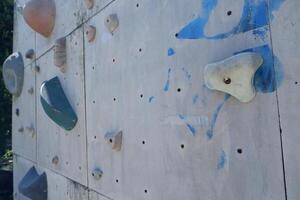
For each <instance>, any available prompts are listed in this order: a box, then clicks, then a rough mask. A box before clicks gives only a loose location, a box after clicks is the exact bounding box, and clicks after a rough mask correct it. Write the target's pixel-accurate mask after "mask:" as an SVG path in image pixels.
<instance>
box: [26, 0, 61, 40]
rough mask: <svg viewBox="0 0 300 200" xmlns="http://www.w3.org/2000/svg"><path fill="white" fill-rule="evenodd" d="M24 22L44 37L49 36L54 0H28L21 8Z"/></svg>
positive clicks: (53, 20)
mask: <svg viewBox="0 0 300 200" xmlns="http://www.w3.org/2000/svg"><path fill="white" fill-rule="evenodd" d="M22 14H23V17H24V19H25V21H26V23H27V24H28V25H29V26H30V27H31V28H32V29H33V30H35V31H36V32H38V33H40V34H41V35H43V36H44V37H49V36H50V35H51V33H52V31H53V29H54V25H55V16H56V6H55V2H54V0H30V1H28V2H27V3H26V4H25V6H24V8H23V10H22Z"/></svg>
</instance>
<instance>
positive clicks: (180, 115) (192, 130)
mask: <svg viewBox="0 0 300 200" xmlns="http://www.w3.org/2000/svg"><path fill="white" fill-rule="evenodd" d="M177 116H178V117H179V119H181V120H182V121H184V123H185V124H186V126H187V128H188V129H189V130H190V132H191V133H192V135H193V136H195V135H196V132H197V130H196V129H195V128H194V127H193V126H192V125H191V124H189V123H187V122H186V117H185V116H184V115H182V114H179V113H178V114H177Z"/></svg>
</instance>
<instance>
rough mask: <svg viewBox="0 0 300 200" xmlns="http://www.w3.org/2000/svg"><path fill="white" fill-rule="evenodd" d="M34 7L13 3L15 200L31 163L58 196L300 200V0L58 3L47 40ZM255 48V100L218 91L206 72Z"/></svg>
mask: <svg viewBox="0 0 300 200" xmlns="http://www.w3.org/2000/svg"><path fill="white" fill-rule="evenodd" d="M37 1H49V2H50V1H52V0H18V1H17V3H16V6H15V23H14V24H15V25H14V51H19V52H20V53H21V54H22V55H23V56H24V58H23V59H24V83H23V89H22V93H21V95H20V96H15V97H14V99H13V151H14V197H15V199H29V198H27V197H28V195H32V194H31V193H30V194H28V193H26V192H28V191H29V190H22V189H23V188H24V184H22V183H23V181H24V180H25V179H27V178H26V177H28V176H26V174H27V173H28V172H29V171H30V169H32V167H34V168H35V169H36V176H37V177H36V178H31V180H25V181H29V183H32V185H34V184H33V183H34V182H35V181H37V180H38V176H40V177H41V176H42V175H41V174H42V173H45V174H46V176H47V179H46V180H42V181H46V182H47V188H46V189H45V190H42V192H46V193H47V196H48V198H47V199H49V200H57V199H58V200H60V199H61V200H65V199H67V200H68V199H70V200H71V199H72V200H82V199H90V200H109V199H114V200H140V199H149V200H169V199H170V200H171V199H172V200H173V199H174V200H181V199H188V200H199V199H210V200H220V199H243V200H252V199H262V200H271V199H272V200H282V199H285V200H287V199H289V200H298V199H300V192H299V190H298V185H299V184H300V176H299V175H298V174H299V173H298V169H299V167H300V157H299V155H298V151H297V150H298V149H299V147H298V143H299V142H300V137H299V136H298V134H297V132H298V127H299V125H298V121H299V119H300V114H299V113H300V112H298V110H297V105H296V103H297V102H298V100H299V95H298V93H297V89H298V87H299V85H300V80H299V78H298V77H297V76H298V71H299V70H298V69H297V64H298V63H299V62H300V58H299V55H300V48H299V46H300V42H299V41H300V40H299V39H298V38H297V36H298V35H299V33H300V25H298V21H299V20H300V18H299V14H298V12H297V11H298V9H299V8H300V2H298V0H189V2H188V3H187V2H185V1H179V0H152V1H146V0H135V1H132V0H122V1H120V0H95V1H92V0H75V1H63V0H55V1H54V0H53V2H54V3H55V5H56V10H55V26H54V28H53V29H52V30H51V34H50V35H49V36H47V37H44V36H42V35H41V34H39V31H38V30H34V28H33V29H31V28H30V27H29V24H30V21H29V22H28V18H26V14H24V13H26V12H23V14H22V12H20V6H23V5H29V4H33V5H34V3H36V2H37ZM40 8H41V7H40ZM24 10H25V11H26V6H25V7H24ZM41 13H43V12H41ZM22 15H23V16H22ZM93 31H96V32H93ZM93 33H95V34H93ZM60 38H65V42H66V43H65V48H64V45H62V47H63V48H60V49H58V47H57V46H59V45H61V43H58V42H57V39H60ZM29 49H33V50H34V52H35V56H34V58H33V59H27V58H25V54H26V52H27V51H28V50H29ZM57 53H58V54H57ZM247 53H248V54H247ZM250 53H251V55H253V54H255V55H258V56H259V58H261V59H262V60H263V63H262V64H260V65H259V66H258V67H259V68H258V69H257V71H256V70H255V71H254V72H255V74H254V72H253V73H252V74H251V76H252V77H250V78H251V80H252V81H251V83H248V84H251V85H250V86H251V88H253V91H252V92H256V95H255V97H253V98H251V99H250V100H249V102H247V103H245V102H241V99H239V98H236V96H235V95H234V93H230V90H228V91H229V92H228V93H224V92H222V91H217V90H211V89H209V88H211V85H209V84H207V81H206V80H207V79H208V77H207V67H206V65H207V64H210V63H216V62H219V61H224V60H225V61H224V62H223V63H221V64H218V66H220V69H221V71H222V70H225V71H226V69H223V67H224V66H225V64H224V63H228V62H229V61H228V60H226V59H227V58H230V57H232V56H235V57H233V58H236V56H237V55H241V54H247V55H249V54H250ZM56 59H60V60H59V61H61V60H62V61H63V62H64V63H63V64H62V65H61V66H55V64H56V61H57V60H56ZM229 63H230V62H229ZM231 65H232V66H235V65H236V64H235V63H233V64H232V63H231ZM299 73H300V71H299ZM243 75H245V74H243ZM243 75H239V76H238V79H240V81H243V80H245V79H246V78H245V77H243ZM229 76H230V74H229ZM54 77H57V79H58V80H59V82H60V85H61V90H62V91H63V93H64V94H65V97H66V98H63V97H62V96H61V95H55V94H61V93H60V91H59V90H56V91H53V92H52V93H50V90H51V87H50V86H45V88H46V89H44V87H43V84H44V83H49V82H50V80H52V79H53V78H54ZM231 78H232V77H231ZM45 81H46V82H45ZM222 81H223V79H222ZM232 81H233V82H234V81H235V80H234V79H232V80H231V79H230V77H224V83H225V84H227V85H229V88H230V87H231V85H232V83H231V82H232ZM224 83H223V84H224ZM237 87H238V88H242V89H243V86H241V85H238V86H237ZM48 90H49V91H48ZM245 90H246V89H245ZM244 92H245V91H244ZM51 94H54V95H51ZM57 99H58V100H57ZM43 100H45V101H44V103H42V101H43ZM63 101H64V102H65V101H66V102H68V103H62V102H63ZM45 102H46V104H47V105H48V104H49V105H48V106H49V107H45ZM61 105H64V106H63V108H62V107H61ZM64 108H65V109H66V110H67V111H66V110H64ZM68 109H69V110H68ZM70 109H71V110H72V111H73V112H74V113H75V114H76V119H74V118H72V119H70V118H71V117H70V116H72V115H71V114H70V112H71V111H70ZM67 123H69V124H70V123H71V124H74V125H75V126H74V127H71V128H69V127H68V128H66V125H65V124H67ZM39 181H41V180H39ZM27 183H28V182H27ZM25 185H26V184H25ZM28 185H30V184H27V186H28ZM25 189H26V187H25ZM27 189H28V188H27ZM31 189H32V188H31ZM24 191H25V192H24ZM33 191H34V192H37V193H38V190H36V189H34V190H33ZM26 196H27V197H26Z"/></svg>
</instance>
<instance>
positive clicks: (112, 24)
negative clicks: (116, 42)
mask: <svg viewBox="0 0 300 200" xmlns="http://www.w3.org/2000/svg"><path fill="white" fill-rule="evenodd" d="M105 26H106V28H107V29H108V31H109V32H110V33H111V34H113V32H114V31H115V30H116V29H117V28H118V26H119V19H118V16H117V14H110V15H109V16H108V17H107V18H106V20H105Z"/></svg>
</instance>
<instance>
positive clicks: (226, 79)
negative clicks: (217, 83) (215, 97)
mask: <svg viewBox="0 0 300 200" xmlns="http://www.w3.org/2000/svg"><path fill="white" fill-rule="evenodd" d="M223 82H224V83H225V84H227V85H229V84H230V83H231V79H230V78H224V79H223Z"/></svg>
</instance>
